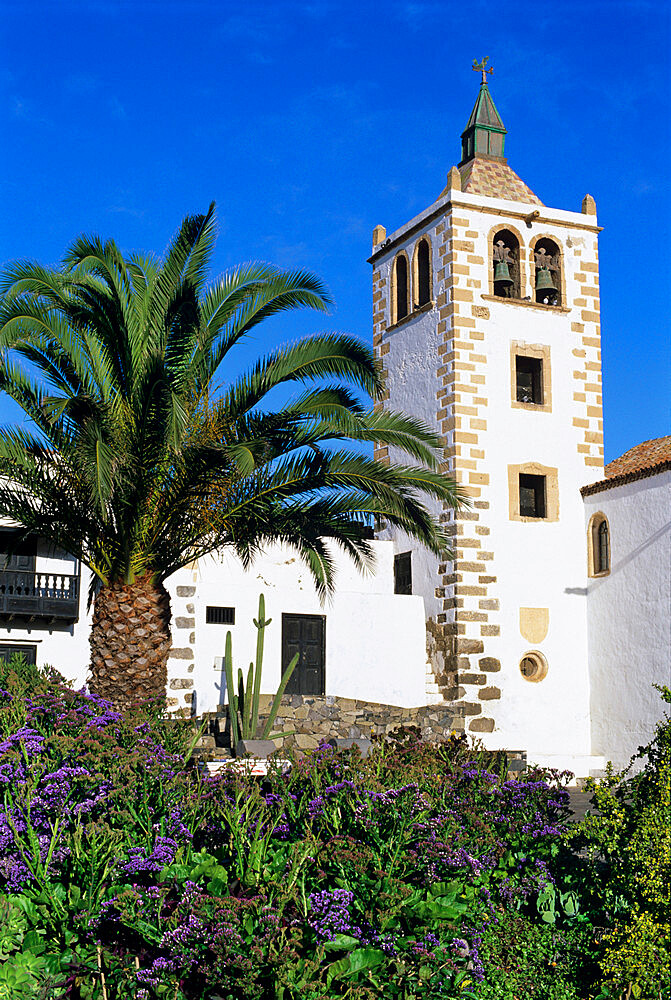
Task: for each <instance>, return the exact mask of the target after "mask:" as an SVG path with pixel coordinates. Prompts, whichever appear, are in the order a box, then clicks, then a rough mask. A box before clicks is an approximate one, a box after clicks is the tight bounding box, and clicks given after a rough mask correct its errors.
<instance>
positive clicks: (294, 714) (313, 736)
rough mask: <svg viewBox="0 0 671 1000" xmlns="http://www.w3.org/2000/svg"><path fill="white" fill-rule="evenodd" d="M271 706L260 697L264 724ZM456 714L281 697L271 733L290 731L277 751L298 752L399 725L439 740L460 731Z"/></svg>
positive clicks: (452, 709) (437, 708)
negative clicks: (328, 741) (325, 742)
mask: <svg viewBox="0 0 671 1000" xmlns="http://www.w3.org/2000/svg"><path fill="white" fill-rule="evenodd" d="M271 703H272V698H271V697H270V696H269V695H262V696H261V701H260V706H259V715H260V717H261V719H262V720H264V721H265V719H266V718H267V717H268V712H269V710H270V705H271ZM460 712H461V706H452V705H423V706H421V707H420V708H400V707H398V706H397V705H380V704H376V703H375V702H370V701H358V700H355V699H353V698H338V697H336V696H335V695H326V696H325V697H310V696H308V695H284V697H283V698H282V703H281V707H280V710H279V712H278V715H277V718H276V719H275V725H274V726H273V732H280V731H282V730H284V731H287V732H294V733H295V735H293V736H288V737H286V738H285V739H279V740H276V741H275V742H276V743H277V746H278V748H282V747H285V746H286V747H291V746H294V747H298V748H299V749H301V750H310V749H313V748H314V747H316V746H318V744H319V743H320V742H321V741H323V740H325V739H329V738H340V739H353V738H358V737H368V738H370V737H371V736H372V735H382V734H385V733H389V732H391V731H392V730H393V729H397V728H398V727H399V726H417V727H418V728H419V729H420V730H421V732H422V736H423V737H424V738H425V739H431V738H432V737H433V738H439V737H441V738H442V737H445V736H449V734H450V733H451V732H452V731H454V730H457V731H463V730H464V717H463V715H461V714H460Z"/></svg>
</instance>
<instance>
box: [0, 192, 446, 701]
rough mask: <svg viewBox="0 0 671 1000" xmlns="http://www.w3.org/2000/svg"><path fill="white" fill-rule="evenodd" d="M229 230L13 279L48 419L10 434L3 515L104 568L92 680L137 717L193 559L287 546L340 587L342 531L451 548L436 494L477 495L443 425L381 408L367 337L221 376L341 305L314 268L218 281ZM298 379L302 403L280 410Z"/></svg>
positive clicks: (27, 352) (5, 357)
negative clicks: (446, 452) (380, 458)
mask: <svg viewBox="0 0 671 1000" xmlns="http://www.w3.org/2000/svg"><path fill="white" fill-rule="evenodd" d="M214 238H215V216H214V206H213V205H211V206H210V208H209V210H208V212H207V213H206V214H205V215H198V216H192V217H187V218H186V219H185V220H184V221H183V223H182V225H181V228H180V230H179V232H178V233H177V235H176V236H175V237H174V239H173V240H172V241H171V243H170V244H169V246H168V248H167V250H166V254H165V257H164V259H163V260H162V261H160V260H158V259H156V258H155V257H153V256H140V255H135V254H133V255H130V256H128V257H124V256H123V255H122V253H121V252H120V250H119V248H118V247H117V245H116V244H115V243H114V242H113V241H111V240H110V241H107V242H103V241H102V240H101V239H100V238H99V237H98V236H92V237H87V236H81V237H79V238H78V239H76V240H75V242H74V243H73V244H72V246H71V247H70V248H69V250H68V251H67V253H66V255H65V258H64V261H63V264H62V266H61V267H59V268H57V269H50V268H46V267H42V266H40V265H39V264H36V263H32V262H26V261H19V262H17V263H14V264H11V265H9V266H8V267H7V268H6V269H5V272H4V275H3V276H2V278H1V279H0V294H2V298H1V299H0V389H1V390H4V392H6V393H7V394H8V395H9V396H11V397H12V398H13V399H14V400H15V401H16V402H17V403H18V404H19V406H20V407H21V408H22V409H23V410H24V412H25V414H26V416H27V417H28V421H27V422H24V423H23V424H22V425H21V426H13V427H9V428H5V429H2V430H0V516H4V517H7V518H11V519H12V520H13V521H14V522H15V523H16V524H18V525H19V526H20V529H21V530H20V533H19V534H20V536H21V537H24V536H27V535H28V534H33V535H34V534H38V535H39V536H41V537H42V538H44V539H46V540H48V541H49V542H51V543H53V544H54V545H56V546H58V547H60V548H62V549H65V550H66V551H69V552H71V553H72V554H73V555H76V556H78V557H79V558H80V559H81V560H82V562H83V563H84V564H85V565H87V566H88V567H89V568H90V569H91V571H92V577H93V581H94V586H93V589H92V593H91V594H90V595H89V599H93V598H95V605H94V614H93V627H92V631H91V637H90V644H91V687H92V689H93V690H94V691H96V692H98V693H99V694H101V695H103V696H105V697H107V698H109V699H111V700H112V701H113V702H114V703H115V704H117V705H119V706H124V705H127V704H129V703H131V702H133V701H135V700H139V699H145V698H150V697H163V695H164V692H165V684H166V661H167V657H168V652H169V649H170V601H169V596H168V592H167V590H166V588H165V580H166V578H167V577H169V576H170V575H171V574H172V573H174V572H175V571H176V570H177V569H179V568H180V567H182V566H185V565H187V564H188V563H191V562H192V561H194V560H196V559H199V558H200V557H201V556H204V555H205V554H206V553H209V552H212V551H213V550H216V549H219V548H221V547H222V546H226V545H229V546H232V547H233V548H234V549H235V551H236V552H237V553H238V554H239V556H240V557H241V558H242V560H243V561H244V562H245V564H249V562H250V560H251V559H252V558H253V556H254V555H255V553H257V552H258V550H259V549H260V547H262V546H263V545H265V544H266V543H270V542H276V541H279V542H282V543H286V544H288V545H290V546H293V547H294V548H295V549H297V550H298V553H299V554H300V556H301V557H302V558H303V559H304V560H305V561H306V562H307V564H308V566H309V568H310V570H311V572H312V575H313V577H314V580H315V582H316V585H317V587H318V589H319V590H320V592H321V593H322V594H324V593H327V592H328V591H329V590H330V589H331V588H332V586H333V567H332V562H331V558H330V556H329V548H328V544H327V541H326V540H327V539H330V540H332V541H334V542H335V543H336V544H337V545H339V546H340V547H341V548H342V549H344V550H345V551H346V552H348V553H349V554H350V556H351V557H352V558H353V559H354V560H355V562H356V563H357V564H358V565H359V566H360V567H363V566H364V565H366V564H367V563H368V562H369V561H370V558H371V551H370V545H369V544H368V543H367V542H366V540H365V537H364V536H365V533H364V531H363V527H364V524H365V522H370V520H371V519H372V518H373V517H381V518H384V519H385V520H386V521H387V522H388V523H389V524H391V525H394V526H397V527H398V528H401V529H403V530H404V531H405V532H407V533H408V534H410V535H412V536H414V537H415V538H418V539H420V540H421V541H422V542H423V543H424V544H425V545H427V546H429V547H430V548H431V549H433V550H435V551H440V550H443V549H444V548H445V547H446V540H445V538H444V535H443V533H442V531H441V529H440V526H439V525H438V524H437V523H436V521H435V520H434V518H433V517H432V516H431V514H430V513H429V511H428V510H427V508H426V506H425V504H424V502H423V495H424V494H429V495H431V496H432V497H434V498H436V499H438V500H439V501H442V502H444V503H445V504H448V505H452V506H456V505H458V504H459V503H460V502H462V500H463V496H462V495H461V493H460V491H459V488H458V487H457V486H456V485H455V484H454V483H453V482H452V481H450V480H448V479H446V478H445V477H444V476H442V475H441V474H440V473H439V471H438V461H439V442H438V440H437V438H436V437H435V435H434V434H433V433H432V432H431V431H430V430H429V429H428V428H426V427H425V426H424V425H423V424H422V423H421V422H420V421H418V420H415V419H412V418H410V417H407V416H404V415H401V414H398V413H390V412H385V411H382V410H381V409H380V408H379V407H374V408H368V407H364V406H363V405H362V404H361V402H360V401H359V399H360V396H361V393H362V392H363V393H365V394H367V395H368V396H370V397H372V398H373V400H379V399H380V396H381V393H382V378H381V373H380V369H379V368H378V366H377V364H376V362H375V360H374V358H373V356H372V353H371V351H370V349H369V348H368V347H367V346H366V345H364V344H362V343H360V342H358V341H357V340H355V339H353V338H352V337H348V336H343V335H334V334H326V335H321V336H314V337H310V338H307V339H305V340H302V341H300V342H299V343H295V344H291V345H289V346H287V347H284V348H282V349H279V350H274V351H272V352H271V353H269V354H268V355H267V356H266V357H264V358H262V359H261V360H259V361H258V362H257V363H256V364H255V365H254V367H253V368H251V370H250V371H248V372H247V373H246V374H245V375H244V376H243V377H241V378H238V379H237V380H236V381H234V382H233V383H232V384H229V385H225V384H223V385H222V384H219V380H220V379H221V376H222V375H225V371H226V363H227V360H228V352H229V351H230V350H231V349H232V348H233V347H234V346H235V344H237V343H238V341H240V340H241V338H243V337H245V336H246V335H247V334H248V333H249V331H250V330H251V329H252V328H253V327H255V326H256V325H257V324H258V323H260V322H261V321H262V320H264V319H266V318H268V317H269V316H273V315H275V314H276V313H279V312H282V311H285V310H290V309H299V308H312V309H317V310H321V311H325V310H326V309H327V308H328V306H329V304H330V299H329V296H328V294H327V292H326V290H325V288H324V286H323V284H322V283H321V282H320V281H319V279H318V278H316V277H314V276H313V275H311V274H309V273H307V272H305V271H279V270H277V269H275V268H273V267H270V266H268V265H265V264H258V263H252V264H247V265H243V266H240V267H238V268H236V269H235V270H232V271H230V272H228V273H226V274H224V275H223V276H222V277H220V278H219V279H218V280H216V281H215V282H214V283H213V284H211V285H209V286H208V285H206V281H205V279H206V273H207V270H208V267H209V264H210V261H211V255H212V248H213V244H214ZM286 383H295V384H296V395H295V397H294V398H293V399H292V400H291V401H290V402H288V403H286V404H285V405H283V406H281V407H280V408H279V409H272V408H269V407H268V406H267V397H268V395H269V393H271V391H272V390H273V389H275V388H276V387H278V386H281V385H284V384H286ZM373 440H376V441H379V442H381V443H384V444H388V445H391V446H393V447H395V448H396V449H399V452H400V453H405V455H406V456H408V459H409V460H410V462H409V464H403V465H401V464H397V465H384V464H382V463H380V462H377V461H375V460H373V459H371V458H370V457H368V456H367V455H366V454H365V453H363V450H362V448H361V447H360V445H359V443H360V442H370V441H373Z"/></svg>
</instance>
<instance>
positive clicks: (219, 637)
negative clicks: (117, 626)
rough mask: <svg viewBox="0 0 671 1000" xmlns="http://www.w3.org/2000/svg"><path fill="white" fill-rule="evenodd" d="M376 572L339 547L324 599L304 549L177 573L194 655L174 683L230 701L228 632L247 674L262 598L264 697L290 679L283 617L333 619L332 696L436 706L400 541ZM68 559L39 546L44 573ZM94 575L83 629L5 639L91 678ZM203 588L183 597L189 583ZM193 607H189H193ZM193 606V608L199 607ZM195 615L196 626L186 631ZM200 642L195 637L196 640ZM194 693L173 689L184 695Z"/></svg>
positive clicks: (41, 660) (202, 699) (78, 680)
mask: <svg viewBox="0 0 671 1000" xmlns="http://www.w3.org/2000/svg"><path fill="white" fill-rule="evenodd" d="M371 544H372V546H373V549H374V551H375V565H374V568H373V569H372V570H371V571H370V572H368V573H365V574H362V573H360V572H359V571H358V570H357V569H356V567H355V566H354V564H353V563H352V561H351V559H349V557H347V556H345V555H343V554H342V553H340V552H338V551H337V550H334V553H333V554H334V558H335V562H336V593H335V595H334V596H333V597H332V598H331V599H330V600H328V601H327V602H326V603H325V604H323V605H322V604H321V603H320V600H319V598H318V596H317V593H316V590H315V587H314V585H313V583H312V579H311V577H310V574H309V572H308V570H307V568H306V567H305V566H304V565H303V563H302V562H301V561H300V560H299V559H298V557H297V556H296V554H295V553H293V552H291V551H290V550H287V549H282V548H279V547H276V548H273V549H271V550H270V551H268V552H267V553H266V554H265V555H263V556H260V557H259V558H257V560H256V561H255V563H254V564H253V566H252V567H251V568H250V569H249V570H244V569H243V567H242V565H241V563H240V561H239V560H238V559H237V558H236V557H235V556H234V555H232V554H231V553H229V552H224V553H221V554H218V555H216V556H211V557H208V558H206V559H203V560H201V561H200V563H199V564H197V565H196V566H195V567H189V568H186V569H183V570H180V571H179V572H178V573H175V574H174V575H173V576H172V577H170V579H169V580H168V581H167V583H166V586H167V588H168V591H169V593H170V595H171V602H172V610H173V647H176V648H179V649H183V648H185V647H188V648H189V649H190V651H191V652H192V654H193V659H192V660H184V659H173V658H171V659H170V660H169V664H168V677H169V685H170V682H171V681H172V680H175V679H185V678H188V679H192V680H193V682H194V688H193V690H194V692H195V703H196V706H195V707H196V711H197V712H199V713H200V712H203V711H213V710H215V709H216V708H217V706H218V705H219V704H221V703H222V700H225V697H224V689H225V684H223V683H222V681H223V678H222V670H221V667H220V665H219V662H218V661H219V659H220V658H221V656H222V655H223V652H224V643H225V639H226V633H227V631H228V630H229V629H230V631H231V633H232V639H233V657H234V664H235V668H236V671H237V667H238V666H241V667H242V668H243V671H244V672H245V675H246V670H247V666H248V664H249V662H250V660H252V659H254V656H255V648H256V629H255V628H254V625H253V621H252V620H253V618H255V617H256V616H257V613H258V601H259V594H260V593H264V595H265V599H266V617H269V618H272V619H273V621H272V624H271V625H270V626H269V627H268V628H267V629H266V637H265V658H264V672H263V684H262V692H263V693H268V694H270V693H273V692H274V691H275V690H276V688H277V685H278V683H279V680H280V676H281V644H282V614H283V613H287V614H288V613H294V614H310V615H323V616H324V617H325V619H326V626H325V643H326V656H325V659H326V667H325V681H326V694H327V695H339V696H341V697H346V698H360V699H363V700H367V701H376V702H382V703H387V704H392V705H401V706H408V707H414V706H419V705H424V704H425V703H426V693H425V683H426V678H425V670H426V646H425V628H424V606H423V603H422V599H421V597H410V596H398V595H395V594H394V592H393V591H394V580H393V545H392V543H391V542H377V541H376V542H372V543H371ZM74 568H75V563H74V560H72V559H71V558H70V557H67V556H61V555H59V556H56V557H54V556H49V555H48V553H47V549H46V547H44V546H42V547H40V548H39V549H38V555H37V561H36V572H37V573H40V572H44V571H50V572H68V573H72V572H73V571H74ZM89 580H90V574H89V573H88V571H87V570H86V568H83V569H82V578H81V588H80V617H79V620H78V621H77V622H75V623H74V624H73V625H68V626H51V627H48V626H46V625H44V624H42V623H40V622H39V620H36V622H35V623H33V624H32V625H31V627H30V628H25V627H21V628H17V627H14V626H12V625H11V624H9V625H8V624H4V625H0V643H2V642H4V643H7V644H11V645H23V646H26V645H34V646H36V649H37V663H38V665H39V666H43V665H44V664H47V663H48V664H50V665H51V666H53V667H55V668H56V669H57V670H59V671H60V672H61V673H62V674H63V676H64V677H65V678H66V679H67V680H70V681H72V682H73V683H74V684H75V686H76V687H80V686H81V685H82V684H85V683H86V677H87V672H88V663H89V641H88V637H89V629H90V622H91V614H90V613H88V612H87V610H86V598H87V592H88V586H89ZM184 587H186V588H187V589H188V590H189V591H191V590H192V589H195V593H193V594H192V595H191V594H190V596H188V597H184V596H180V588H184ZM208 605H216V606H222V605H223V606H225V607H234V608H235V614H236V620H235V625H232V626H228V625H208V624H206V621H205V609H206V607H207V606H208ZM187 608H188V610H187ZM191 609H192V610H191ZM191 619H193V621H194V624H193V626H191V625H188V626H185V627H181V628H180V627H178V624H179V622H180V621H187V620H188V621H190V620H191ZM192 640H193V641H192ZM183 693H184V689H179V690H177V691H170V690H169V691H168V694H169V695H175V694H178V695H182V694H183Z"/></svg>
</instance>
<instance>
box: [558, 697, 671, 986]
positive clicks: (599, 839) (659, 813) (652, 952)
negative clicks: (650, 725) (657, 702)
mask: <svg viewBox="0 0 671 1000" xmlns="http://www.w3.org/2000/svg"><path fill="white" fill-rule="evenodd" d="M660 691H661V694H662V698H663V700H664V701H665V702H666V703H667V704H668V703H670V702H671V690H669V688H666V687H664V688H660ZM637 760H642V761H645V765H644V767H643V769H642V770H641V771H640V773H638V774H635V775H633V776H630V774H629V772H630V770H631V768H632V765H633V763H634V762H635V761H637ZM588 788H589V790H591V791H592V793H593V798H592V803H593V806H594V807H595V809H596V813H595V814H594V815H588V816H587V817H585V819H584V820H583V821H582V822H581V823H580V824H579V825H577V826H576V828H575V829H572V830H569V831H568V833H567V841H568V843H569V844H570V845H571V847H572V848H573V849H574V850H579V851H580V852H581V854H582V856H583V858H584V862H583V877H584V878H585V881H586V882H588V883H589V896H590V906H591V911H592V918H593V921H594V923H595V924H596V925H597V926H599V925H601V926H600V929H599V931H598V937H599V941H600V945H601V954H600V959H599V964H600V967H601V971H602V985H603V987H604V989H605V990H606V991H607V992H606V993H604V996H619V995H621V994H626V996H627V997H630V996H633V997H636V998H639V997H640V998H645V1000H659V998H662V997H669V996H671V989H670V985H669V984H670V983H671V806H670V798H669V797H670V790H671V719H670V718H669V715H668V714H666V715H665V716H664V718H663V719H662V721H661V722H660V723H659V724H658V725H657V728H656V732H655V736H654V738H653V740H652V741H651V743H650V744H649V745H648V746H646V747H641V748H640V749H639V752H638V753H637V754H636V755H635V756H634V757H633V758H632V761H631V763H630V764H629V767H628V768H626V769H625V770H624V771H623V772H622V773H620V774H616V773H615V772H614V771H613V770H612V768H610V767H609V770H608V773H607V775H606V777H605V778H604V779H602V780H601V781H596V780H591V781H590V782H589V785H588Z"/></svg>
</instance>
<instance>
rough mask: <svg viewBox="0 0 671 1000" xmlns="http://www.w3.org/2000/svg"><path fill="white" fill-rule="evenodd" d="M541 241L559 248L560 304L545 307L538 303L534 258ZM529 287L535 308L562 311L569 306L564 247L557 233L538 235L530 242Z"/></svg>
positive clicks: (543, 304) (542, 303)
mask: <svg viewBox="0 0 671 1000" xmlns="http://www.w3.org/2000/svg"><path fill="white" fill-rule="evenodd" d="M541 240H550V242H551V243H554V245H555V246H556V247H557V251H558V253H559V288H558V292H559V302H556V303H555V304H554V305H549V304H548V305H545V303H544V302H536V258H535V257H534V253H535V251H536V247H537V245H538V244H539V243H540V241H541ZM529 287H530V288H531V300H532V302H533V304H534V305H535V306H540V307H541V308H542V309H562V308H564V307H565V306H566V305H567V299H566V267H565V264H564V246H563V244H562V243H561V242H560V240H559V239H558V238H557V235H556V233H536V235H535V236H534V237H533V238H532V239H531V240H530V241H529Z"/></svg>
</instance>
